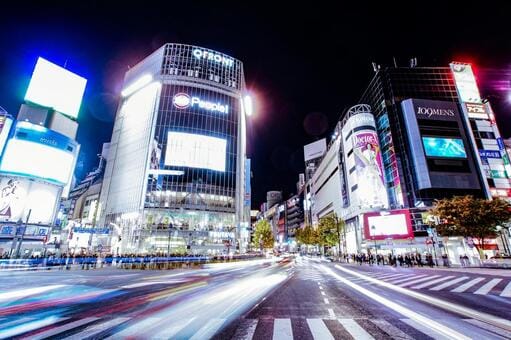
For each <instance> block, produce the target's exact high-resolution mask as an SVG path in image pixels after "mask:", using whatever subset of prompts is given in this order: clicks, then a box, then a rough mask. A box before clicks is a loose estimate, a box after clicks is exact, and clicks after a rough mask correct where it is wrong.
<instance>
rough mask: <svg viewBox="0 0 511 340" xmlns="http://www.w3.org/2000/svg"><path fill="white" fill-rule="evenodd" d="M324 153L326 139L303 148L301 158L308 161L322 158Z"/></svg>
mask: <svg viewBox="0 0 511 340" xmlns="http://www.w3.org/2000/svg"><path fill="white" fill-rule="evenodd" d="M325 152H326V138H323V139H320V140H318V141H315V142H313V143H310V144H307V145H305V146H304V147H303V158H304V159H305V161H306V162H307V161H310V160H311V159H315V158H318V157H322V156H323V155H324V154H325Z"/></svg>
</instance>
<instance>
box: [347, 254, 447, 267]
mask: <svg viewBox="0 0 511 340" xmlns="http://www.w3.org/2000/svg"><path fill="white" fill-rule="evenodd" d="M445 256H446V258H447V255H445ZM344 261H345V262H347V263H349V262H350V261H351V262H353V263H358V264H359V265H362V264H364V263H365V264H368V265H370V266H372V265H377V266H380V265H390V266H393V267H397V266H399V267H414V266H418V267H424V266H429V267H433V266H435V265H436V263H435V261H434V258H433V255H431V254H425V255H424V256H422V255H421V254H420V253H415V254H414V253H411V254H405V255H404V256H403V255H401V254H399V255H397V256H396V255H394V254H389V255H380V254H376V255H374V254H372V253H367V254H366V253H359V254H351V255H348V254H344ZM444 266H446V267H448V266H449V264H448V258H447V262H444Z"/></svg>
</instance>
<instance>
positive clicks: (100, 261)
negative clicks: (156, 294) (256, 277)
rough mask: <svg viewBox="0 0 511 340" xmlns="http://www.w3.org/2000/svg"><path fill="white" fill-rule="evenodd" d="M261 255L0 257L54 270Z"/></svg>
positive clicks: (165, 265) (186, 264) (12, 265)
mask: <svg viewBox="0 0 511 340" xmlns="http://www.w3.org/2000/svg"><path fill="white" fill-rule="evenodd" d="M260 257H261V256H260V255H235V256H213V257H212V256H113V257H95V256H82V257H59V258H28V259H0V270H4V271H5V270H43V269H44V270H51V269H61V270H64V269H65V270H70V269H83V270H90V269H98V268H104V267H116V268H120V269H142V270H145V269H177V268H194V267H195V268H196V267H200V266H201V265H203V264H210V263H224V262H234V261H244V260H251V259H256V258H260Z"/></svg>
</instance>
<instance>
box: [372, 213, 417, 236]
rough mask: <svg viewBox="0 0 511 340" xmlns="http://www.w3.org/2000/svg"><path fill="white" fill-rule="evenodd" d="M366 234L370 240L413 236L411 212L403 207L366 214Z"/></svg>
mask: <svg viewBox="0 0 511 340" xmlns="http://www.w3.org/2000/svg"><path fill="white" fill-rule="evenodd" d="M364 234H365V238H366V239H369V240H384V239H387V238H392V239H404V238H409V237H413V229H412V222H411V219H410V212H409V211H408V210H406V209H401V210H390V211H381V212H374V213H367V214H364Z"/></svg>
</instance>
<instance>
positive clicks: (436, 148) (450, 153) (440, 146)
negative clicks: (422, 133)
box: [422, 137, 467, 158]
mask: <svg viewBox="0 0 511 340" xmlns="http://www.w3.org/2000/svg"><path fill="white" fill-rule="evenodd" d="M422 144H423V145H424V151H425V152H426V156H429V157H445V158H467V152H466V151H465V147H464V145H463V141H462V140H461V139H458V138H439V137H422Z"/></svg>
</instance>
